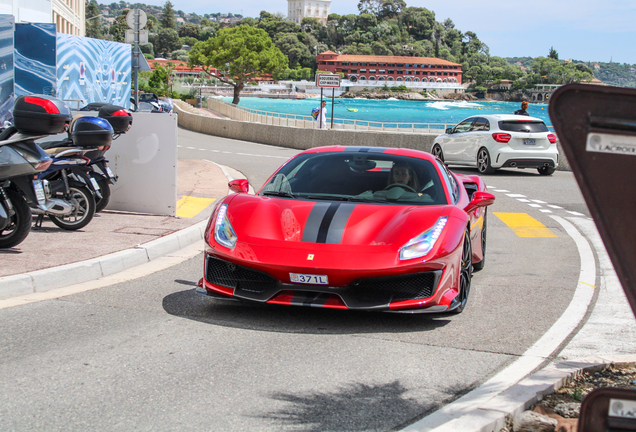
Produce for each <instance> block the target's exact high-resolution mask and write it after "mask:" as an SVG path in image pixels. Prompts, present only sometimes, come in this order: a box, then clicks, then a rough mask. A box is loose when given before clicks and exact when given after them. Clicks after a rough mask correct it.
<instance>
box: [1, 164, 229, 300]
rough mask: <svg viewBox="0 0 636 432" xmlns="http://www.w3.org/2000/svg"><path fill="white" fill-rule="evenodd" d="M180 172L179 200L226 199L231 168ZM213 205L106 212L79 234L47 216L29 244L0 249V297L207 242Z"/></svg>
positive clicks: (181, 167) (181, 168)
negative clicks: (178, 213)
mask: <svg viewBox="0 0 636 432" xmlns="http://www.w3.org/2000/svg"><path fill="white" fill-rule="evenodd" d="M177 168H178V169H177V199H179V198H181V197H182V196H191V197H197V198H208V199H213V200H216V199H219V198H222V197H224V196H225V195H227V193H228V187H227V183H228V177H227V176H226V173H227V174H228V175H229V171H233V170H229V169H226V168H222V167H219V166H217V165H216V164H213V163H211V162H207V161H202V160H191V159H180V160H179V161H178V166H177ZM224 171H225V172H224ZM234 173H235V172H234ZM235 175H238V173H235ZM212 205H213V203H212V204H211V205H209V206H208V207H207V208H205V209H204V210H202V211H201V212H200V213H198V214H196V215H195V216H194V217H191V218H185V217H171V216H158V215H150V214H141V213H130V212H121V211H113V210H104V211H102V212H100V213H97V214H96V215H95V217H94V218H93V220H92V221H91V223H89V224H88V225H87V226H86V227H84V228H83V229H80V230H77V231H66V230H63V229H60V228H58V227H57V226H56V225H54V224H53V223H52V222H51V221H50V220H49V219H48V218H46V217H45V218H44V222H43V224H42V228H34V229H32V230H31V232H30V233H29V235H28V237H27V238H26V240H25V241H23V242H22V243H20V244H19V245H17V246H16V247H14V248H10V249H0V260H1V262H2V266H0V299H6V298H11V297H15V296H20V295H26V294H31V293H35V292H43V291H48V290H52V289H56V288H61V287H63V286H67V285H71V284H75V283H80V282H85V281H88V280H93V279H98V278H100V277H103V276H108V275H110V274H114V273H117V272H119V271H122V270H125V269H127V268H131V267H134V266H136V265H139V264H143V263H145V262H148V261H150V260H152V259H154V258H156V257H159V256H161V255H164V254H166V253H170V252H174V251H176V250H178V249H181V248H183V247H185V246H188V245H190V244H192V243H194V242H195V241H198V240H201V239H202V238H203V230H204V229H205V225H206V222H207V219H208V217H209V216H210V212H211V208H212ZM69 245H72V247H69Z"/></svg>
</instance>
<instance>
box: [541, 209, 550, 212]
mask: <svg viewBox="0 0 636 432" xmlns="http://www.w3.org/2000/svg"><path fill="white" fill-rule="evenodd" d="M539 211H540V212H541V213H552V210H548V209H540V210H539Z"/></svg>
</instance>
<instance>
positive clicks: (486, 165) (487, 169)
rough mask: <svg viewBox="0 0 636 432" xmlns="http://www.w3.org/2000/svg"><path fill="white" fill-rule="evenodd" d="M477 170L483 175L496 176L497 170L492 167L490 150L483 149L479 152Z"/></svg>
mask: <svg viewBox="0 0 636 432" xmlns="http://www.w3.org/2000/svg"><path fill="white" fill-rule="evenodd" d="M477 169H478V170H479V172H480V173H482V174H494V173H495V169H494V168H493V167H492V165H491V160H490V153H488V149H486V148H485V147H482V148H480V149H479V152H477Z"/></svg>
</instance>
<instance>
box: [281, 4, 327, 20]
mask: <svg viewBox="0 0 636 432" xmlns="http://www.w3.org/2000/svg"><path fill="white" fill-rule="evenodd" d="M287 3H288V10H287V19H288V20H289V21H293V22H295V23H297V24H300V23H301V21H302V20H303V18H305V17H306V18H316V19H317V20H318V22H320V23H321V24H322V25H326V24H327V17H328V16H329V14H330V13H331V0H319V1H318V0H287Z"/></svg>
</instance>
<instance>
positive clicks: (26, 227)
mask: <svg viewBox="0 0 636 432" xmlns="http://www.w3.org/2000/svg"><path fill="white" fill-rule="evenodd" d="M4 191H5V193H6V194H7V197H8V198H9V201H11V205H12V206H13V211H14V213H13V214H12V215H11V216H10V219H11V220H10V222H9V225H8V226H7V227H5V228H4V229H3V230H0V248H10V247H13V246H16V245H19V244H20V243H22V241H24V239H25V238H26V236H27V235H28V234H29V231H30V230H31V209H30V208H29V204H28V203H27V202H26V199H24V196H22V194H20V193H18V192H16V191H14V190H11V189H5V190H4Z"/></svg>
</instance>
